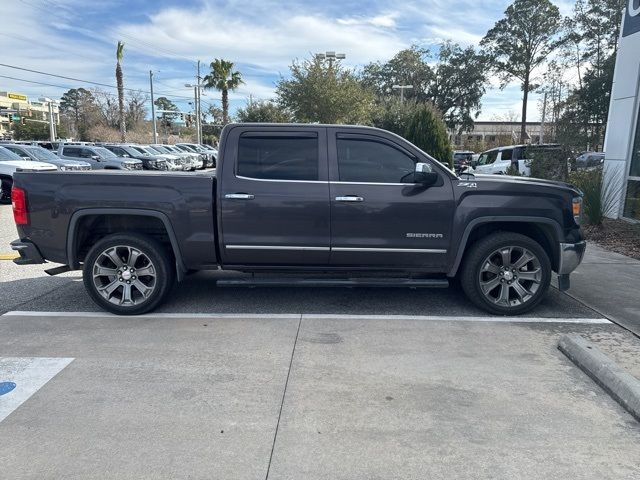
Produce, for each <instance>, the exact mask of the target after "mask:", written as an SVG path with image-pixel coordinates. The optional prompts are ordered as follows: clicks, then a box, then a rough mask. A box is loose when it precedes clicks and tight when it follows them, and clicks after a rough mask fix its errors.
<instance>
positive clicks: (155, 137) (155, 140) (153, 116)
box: [149, 70, 158, 144]
mask: <svg viewBox="0 0 640 480" xmlns="http://www.w3.org/2000/svg"><path fill="white" fill-rule="evenodd" d="M149 87H150V90H151V120H152V121H153V143H154V144H156V143H158V126H157V125H156V106H155V103H154V100H153V72H152V71H151V70H149Z"/></svg>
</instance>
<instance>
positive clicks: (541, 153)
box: [527, 145, 572, 182]
mask: <svg viewBox="0 0 640 480" xmlns="http://www.w3.org/2000/svg"><path fill="white" fill-rule="evenodd" d="M571 157H572V154H571V151H570V150H569V149H568V148H566V147H562V146H547V147H544V146H541V147H537V146H535V145H533V146H530V147H527V158H529V160H530V162H531V163H530V168H531V176H532V177H534V178H543V179H546V180H556V181H560V182H566V181H568V179H569V162H570V159H571Z"/></svg>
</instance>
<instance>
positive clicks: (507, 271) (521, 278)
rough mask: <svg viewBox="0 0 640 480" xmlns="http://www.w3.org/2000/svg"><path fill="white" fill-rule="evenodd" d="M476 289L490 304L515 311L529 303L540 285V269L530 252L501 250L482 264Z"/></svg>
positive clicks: (522, 249) (538, 261)
mask: <svg viewBox="0 0 640 480" xmlns="http://www.w3.org/2000/svg"><path fill="white" fill-rule="evenodd" d="M479 275H480V289H481V291H482V294H483V295H484V296H485V298H486V299H487V300H489V301H490V302H492V303H494V304H496V305H500V306H503V307H516V306H520V305H522V304H523V303H526V302H527V301H529V300H530V299H531V298H533V296H534V295H535V293H536V292H537V291H538V288H540V285H541V283H542V266H541V264H540V260H539V259H538V257H537V256H536V255H535V254H533V253H532V252H531V251H530V250H528V249H526V248H524V247H518V246H506V247H501V248H499V249H498V250H495V251H494V252H493V253H491V254H490V255H489V256H488V257H487V258H486V259H485V260H484V262H482V267H481V268H480V273H479Z"/></svg>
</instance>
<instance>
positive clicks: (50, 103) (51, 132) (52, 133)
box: [38, 97, 56, 142]
mask: <svg viewBox="0 0 640 480" xmlns="http://www.w3.org/2000/svg"><path fill="white" fill-rule="evenodd" d="M38 100H40V101H41V102H43V103H46V104H47V106H48V107H49V140H51V141H52V142H55V141H56V126H55V123H54V120H53V100H51V99H50V98H48V97H40V98H39V99H38Z"/></svg>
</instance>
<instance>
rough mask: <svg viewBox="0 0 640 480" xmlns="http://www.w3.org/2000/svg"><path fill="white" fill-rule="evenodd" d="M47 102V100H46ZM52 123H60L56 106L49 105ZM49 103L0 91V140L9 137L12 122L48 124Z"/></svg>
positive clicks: (54, 104)
mask: <svg viewBox="0 0 640 480" xmlns="http://www.w3.org/2000/svg"><path fill="white" fill-rule="evenodd" d="M47 100H48V99H47ZM51 110H52V111H53V121H54V123H55V124H56V125H58V124H59V123H60V116H59V114H58V105H57V104H56V103H55V102H52V104H51ZM49 117H50V114H49V103H47V102H40V101H31V100H29V98H28V97H27V96H26V95H23V94H21V93H15V92H1V91H0V139H2V138H10V137H11V123H12V122H39V123H40V122H42V123H47V124H48V123H49Z"/></svg>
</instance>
